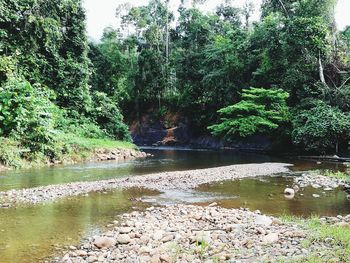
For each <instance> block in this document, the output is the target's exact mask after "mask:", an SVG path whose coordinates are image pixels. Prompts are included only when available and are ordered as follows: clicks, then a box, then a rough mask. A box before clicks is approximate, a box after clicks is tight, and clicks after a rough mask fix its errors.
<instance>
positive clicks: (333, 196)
mask: <svg viewBox="0 0 350 263" xmlns="http://www.w3.org/2000/svg"><path fill="white" fill-rule="evenodd" d="M292 185H293V179H292V178H291V177H290V176H278V177H264V178H258V179H256V178H255V179H254V178H249V179H242V180H236V181H226V182H221V183H215V184H206V185H202V186H201V187H199V189H198V190H199V191H200V192H204V193H210V194H211V195H212V194H216V195H217V199H216V200H217V201H218V203H219V204H220V205H221V206H223V207H228V208H239V207H248V208H250V209H251V210H256V209H259V210H260V211H261V212H263V213H266V214H272V215H283V214H288V215H298V216H310V215H328V216H336V215H339V214H342V215H347V214H350V202H349V201H348V200H347V199H346V193H345V192H344V191H343V190H342V189H336V190H334V191H324V190H323V189H322V188H319V189H314V188H312V187H307V188H304V189H301V190H300V191H299V192H297V193H296V195H295V197H294V198H293V199H288V198H285V196H284V194H283V191H284V189H285V188H286V187H291V186H292ZM313 194H318V195H320V197H319V198H315V197H313V196H312V195H313ZM237 196H238V197H239V198H237ZM222 197H224V198H222ZM230 197H233V198H230Z"/></svg>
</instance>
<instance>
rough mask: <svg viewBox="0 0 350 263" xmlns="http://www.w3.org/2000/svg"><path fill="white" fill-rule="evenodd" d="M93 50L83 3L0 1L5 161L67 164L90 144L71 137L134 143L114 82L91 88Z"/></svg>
mask: <svg viewBox="0 0 350 263" xmlns="http://www.w3.org/2000/svg"><path fill="white" fill-rule="evenodd" d="M88 51H89V47H88V41H87V36H86V31H85V11H84V9H83V8H82V3H81V1H71V0H54V1H47V0H39V1H37V0H28V1H17V0H5V1H0V140H1V141H2V142H3V143H2V144H3V146H4V147H6V148H7V149H2V150H1V151H0V163H4V164H6V165H10V166H22V164H23V162H28V161H29V162H36V161H39V162H56V161H60V160H62V158H65V156H66V155H68V154H70V153H73V152H75V153H78V152H79V151H80V150H83V149H84V146H83V145H79V144H77V145H72V144H71V140H68V138H69V137H74V138H79V137H86V138H95V139H102V140H108V138H110V139H121V140H130V136H129V132H128V128H127V126H126V125H125V124H124V123H123V117H122V115H121V113H120V111H119V108H118V104H117V102H116V101H114V99H111V98H110V97H109V95H110V94H109V92H108V93H103V92H105V91H106V90H108V87H101V86H96V87H94V88H93V90H94V91H93V92H92V91H90V90H91V88H90V87H89V81H90V75H91V73H92V72H93V68H91V62H90V60H89V58H88ZM76 141H77V142H79V141H78V140H76ZM112 144H113V143H112Z"/></svg>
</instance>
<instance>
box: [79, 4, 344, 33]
mask: <svg viewBox="0 0 350 263" xmlns="http://www.w3.org/2000/svg"><path fill="white" fill-rule="evenodd" d="M126 2H127V3H130V4H131V5H133V6H141V5H146V4H147V3H148V0H84V7H85V9H86V15H87V31H88V35H89V37H90V38H92V39H94V40H99V39H100V38H101V36H102V33H103V30H104V28H106V27H108V26H111V27H114V28H116V27H117V26H118V20H117V18H116V9H117V7H118V6H119V5H120V4H123V3H126ZM253 2H254V5H255V10H256V12H255V13H254V15H253V17H252V19H253V20H257V19H258V18H259V12H258V11H259V9H260V4H261V0H255V1H253ZM219 3H220V1H217V0H216V1H215V0H208V1H207V3H206V4H205V5H204V6H202V7H201V9H202V10H208V11H209V10H213V9H214V8H215V7H216V6H217V5H218V4H219ZM233 3H234V4H235V5H237V6H242V5H243V4H244V3H245V0H235V1H234V2H233ZM178 5H179V0H170V7H171V9H172V10H173V11H176V10H177V7H178ZM349 10H350V0H338V5H337V8H336V20H337V24H338V28H339V29H344V28H345V27H346V26H347V25H350V15H349Z"/></svg>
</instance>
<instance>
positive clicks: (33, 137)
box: [0, 77, 60, 153]
mask: <svg viewBox="0 0 350 263" xmlns="http://www.w3.org/2000/svg"><path fill="white" fill-rule="evenodd" d="M50 98H54V97H53V93H52V92H50V91H49V90H48V89H45V88H43V87H41V86H40V85H34V87H33V86H32V85H31V84H30V83H29V82H27V81H25V80H23V79H22V78H19V77H10V78H9V79H8V80H7V81H6V82H5V83H4V84H3V85H2V87H0V136H3V137H11V138H14V139H16V140H18V141H21V142H22V143H23V145H24V146H26V147H28V148H29V149H30V150H31V151H33V152H38V151H40V152H43V153H45V152H46V151H48V150H49V148H50V144H52V143H53V141H54V140H55V133H56V130H55V119H56V118H57V116H58V115H59V114H60V110H59V109H58V108H57V107H56V106H55V105H54V104H53V103H52V102H51V101H50Z"/></svg>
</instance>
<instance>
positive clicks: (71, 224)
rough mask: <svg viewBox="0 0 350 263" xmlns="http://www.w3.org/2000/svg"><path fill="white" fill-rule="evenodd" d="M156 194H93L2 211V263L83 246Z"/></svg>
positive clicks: (135, 191) (133, 191)
mask: <svg viewBox="0 0 350 263" xmlns="http://www.w3.org/2000/svg"><path fill="white" fill-rule="evenodd" d="M152 194H156V193H155V192H151V191H147V190H141V189H130V190H124V191H121V190H119V191H114V192H110V193H107V194H103V193H93V194H90V195H89V196H81V197H75V198H69V199H64V200H60V201H59V202H56V203H49V204H44V205H36V206H29V207H18V208H10V209H1V210H0V262H38V261H40V260H42V259H43V258H44V257H47V256H49V255H50V254H52V253H54V252H55V249H54V246H55V244H59V245H60V246H63V245H71V244H79V243H80V240H81V239H82V238H84V237H88V236H92V235H94V234H98V233H99V232H100V231H102V230H103V229H104V227H103V226H105V225H106V224H107V223H109V222H111V220H113V219H114V217H115V215H116V214H120V213H123V212H126V211H129V210H130V209H131V207H132V206H134V205H138V206H142V205H143V204H141V203H135V202H132V201H131V200H130V199H131V198H132V197H133V198H134V197H140V196H142V195H152Z"/></svg>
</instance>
